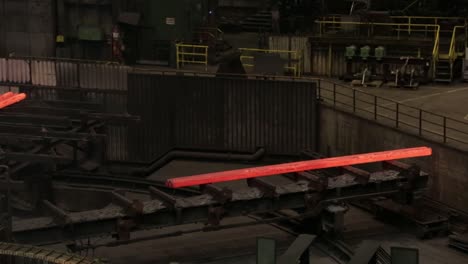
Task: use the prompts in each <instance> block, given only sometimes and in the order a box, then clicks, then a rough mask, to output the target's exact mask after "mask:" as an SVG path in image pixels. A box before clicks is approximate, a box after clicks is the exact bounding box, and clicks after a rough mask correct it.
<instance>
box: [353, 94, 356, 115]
mask: <svg viewBox="0 0 468 264" xmlns="http://www.w3.org/2000/svg"><path fill="white" fill-rule="evenodd" d="M353 113H356V89H353Z"/></svg>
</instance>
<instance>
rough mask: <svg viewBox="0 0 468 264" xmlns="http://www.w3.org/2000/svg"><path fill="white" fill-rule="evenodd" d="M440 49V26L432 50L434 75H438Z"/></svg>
mask: <svg viewBox="0 0 468 264" xmlns="http://www.w3.org/2000/svg"><path fill="white" fill-rule="evenodd" d="M439 50H440V26H439V28H438V29H437V32H436V34H435V40H434V49H433V50H432V77H433V78H435V77H436V68H437V62H438V61H439Z"/></svg>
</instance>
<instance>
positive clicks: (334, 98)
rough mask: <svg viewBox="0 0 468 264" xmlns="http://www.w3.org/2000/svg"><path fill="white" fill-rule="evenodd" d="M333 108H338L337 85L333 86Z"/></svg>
mask: <svg viewBox="0 0 468 264" xmlns="http://www.w3.org/2000/svg"><path fill="white" fill-rule="evenodd" d="M333 107H336V83H334V84H333Z"/></svg>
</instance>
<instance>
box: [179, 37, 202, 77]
mask: <svg viewBox="0 0 468 264" xmlns="http://www.w3.org/2000/svg"><path fill="white" fill-rule="evenodd" d="M186 49H191V50H190V51H186ZM208 49H209V47H208V46H206V45H195V44H186V43H177V44H176V63H177V69H179V68H180V66H181V64H182V65H184V64H185V63H191V64H202V65H205V70H208ZM186 56H187V57H190V58H191V59H187V58H186Z"/></svg>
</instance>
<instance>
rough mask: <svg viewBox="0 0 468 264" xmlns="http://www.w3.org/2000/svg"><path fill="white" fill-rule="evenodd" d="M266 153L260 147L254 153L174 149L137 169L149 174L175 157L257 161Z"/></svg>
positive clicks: (137, 172)
mask: <svg viewBox="0 0 468 264" xmlns="http://www.w3.org/2000/svg"><path fill="white" fill-rule="evenodd" d="M263 155H265V149H264V148H259V149H258V150H257V151H256V152H255V153H253V154H232V153H213V152H197V151H184V150H173V151H170V152H169V153H167V154H166V155H164V157H162V158H160V159H159V160H157V161H156V162H155V163H153V164H152V165H151V166H150V167H148V168H146V169H143V170H139V171H136V174H137V175H144V176H146V175H148V174H150V173H153V172H154V171H156V170H158V169H160V168H161V167H163V166H164V165H166V164H167V163H169V162H170V161H172V160H174V159H184V158H186V159H207V160H226V161H256V160H258V159H260V158H261V157H263Z"/></svg>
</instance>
